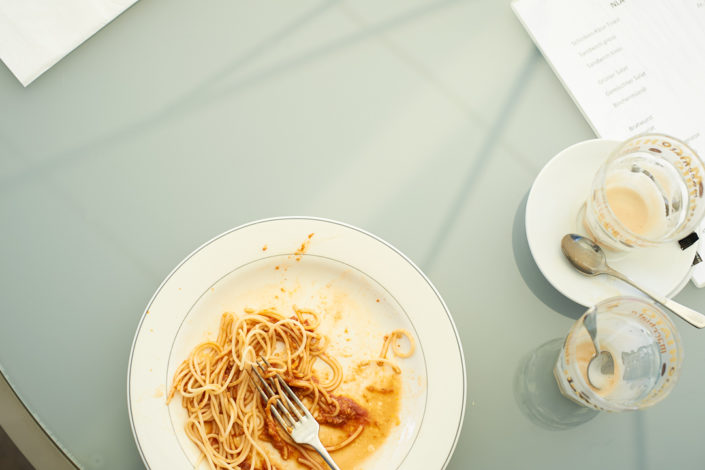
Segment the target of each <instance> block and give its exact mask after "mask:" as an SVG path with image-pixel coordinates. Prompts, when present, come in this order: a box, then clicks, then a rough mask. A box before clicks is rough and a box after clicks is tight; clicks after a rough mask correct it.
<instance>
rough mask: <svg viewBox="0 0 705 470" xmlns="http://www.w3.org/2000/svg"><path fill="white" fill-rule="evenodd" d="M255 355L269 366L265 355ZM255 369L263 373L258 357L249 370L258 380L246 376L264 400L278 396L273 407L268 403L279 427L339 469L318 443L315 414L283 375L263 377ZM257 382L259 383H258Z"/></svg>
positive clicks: (318, 427)
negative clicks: (255, 364) (278, 391)
mask: <svg viewBox="0 0 705 470" xmlns="http://www.w3.org/2000/svg"><path fill="white" fill-rule="evenodd" d="M259 359H261V360H262V362H264V363H265V364H266V365H267V367H270V364H269V362H268V361H267V360H266V359H265V358H263V357H261V356H260V357H259ZM257 369H259V370H260V371H262V374H265V375H266V371H265V369H264V367H262V365H261V364H260V363H259V360H258V361H257V367H255V366H252V371H253V372H254V373H255V375H256V376H257V379H258V381H259V383H258V381H257V380H255V379H254V378H252V376H250V379H252V383H253V384H254V385H255V387H257V390H258V391H259V394H260V395H261V396H262V399H263V400H264V401H265V403H266V402H268V401H269V400H270V399H271V398H272V397H273V396H275V395H277V396H278V397H277V399H276V400H275V402H274V405H275V406H276V408H275V406H272V407H271V410H272V415H273V416H274V417H275V418H276V420H277V421H279V424H280V425H281V427H282V428H284V430H285V431H286V432H287V433H288V434H289V436H291V439H293V441H294V442H296V443H297V444H308V445H309V446H311V447H312V448H313V449H314V450H315V451H316V452H318V454H319V455H320V456H321V457H322V458H323V460H325V462H326V463H327V464H328V466H329V467H330V468H332V469H333V470H340V467H338V465H336V463H335V462H334V461H333V459H332V458H331V456H330V454H328V451H327V450H326V448H325V447H323V444H321V439H320V438H319V437H318V431H319V430H320V426H319V424H318V421H316V418H314V417H313V415H311V413H310V412H309V411H308V409H306V407H305V406H304V404H303V403H301V400H299V398H298V397H297V396H296V394H295V393H294V392H293V391H292V390H291V389H290V388H289V386H288V385H287V384H286V382H284V379H282V378H281V376H280V375H279V374H277V373H275V374H274V377H270V378H268V379H265V378H264V377H263V376H262V374H260V372H259V371H258V370H257ZM275 378H276V380H277V381H278V382H279V385H280V386H281V389H282V390H283V391H284V394H279V393H277V388H278V387H277V386H276V384H275V383H274V380H275ZM260 384H261V385H262V386H260ZM287 395H288V397H287ZM294 404H296V405H294ZM292 413H293V414H292ZM294 416H295V417H294Z"/></svg>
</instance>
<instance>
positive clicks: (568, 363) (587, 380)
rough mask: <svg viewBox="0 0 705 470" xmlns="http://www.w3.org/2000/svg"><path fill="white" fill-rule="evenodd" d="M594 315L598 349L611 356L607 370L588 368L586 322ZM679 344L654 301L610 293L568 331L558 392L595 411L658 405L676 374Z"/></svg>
mask: <svg viewBox="0 0 705 470" xmlns="http://www.w3.org/2000/svg"><path fill="white" fill-rule="evenodd" d="M588 314H594V315H595V316H594V320H595V325H596V327H595V331H596V333H595V336H596V337H597V339H598V345H599V348H600V349H601V351H607V352H608V353H609V354H610V355H611V356H612V364H613V367H612V368H611V372H609V371H608V372H605V371H603V370H602V369H601V368H600V367H593V366H594V365H596V364H592V362H591V361H592V360H593V358H595V357H596V355H597V353H596V351H595V345H594V342H593V340H592V339H591V337H590V334H589V333H588V329H587V327H586V325H585V323H584V322H585V318H586V316H587V315H588ZM682 362H683V348H682V346H681V339H680V335H679V334H678V331H677V330H676V327H675V325H674V324H673V322H672V321H671V319H670V318H669V316H668V315H667V314H666V313H664V311H663V310H661V309H660V308H659V307H658V306H657V305H655V304H653V303H651V302H648V301H646V300H643V299H638V298H633V297H614V298H611V299H607V300H604V301H602V302H600V303H598V304H597V305H595V306H594V307H591V308H590V309H589V310H588V311H587V312H585V314H583V316H582V317H580V318H579V319H578V321H576V322H575V324H573V326H572V328H571V329H570V331H569V332H568V335H567V336H566V339H565V341H564V343H563V347H562V348H561V351H560V353H559V355H558V360H557V361H556V365H555V368H554V376H555V378H556V382H557V383H558V388H559V389H560V391H561V393H562V394H563V395H564V396H565V397H567V398H569V399H571V400H573V401H574V402H576V403H578V404H580V405H583V406H587V407H590V408H594V409H596V410H600V411H624V410H637V409H641V408H645V407H648V406H651V405H654V404H656V403H658V402H659V401H661V400H663V399H664V398H665V397H666V396H667V395H668V394H669V393H670V392H671V390H672V389H673V387H674V386H675V384H676V381H677V380H678V377H679V375H680V370H681V366H682Z"/></svg>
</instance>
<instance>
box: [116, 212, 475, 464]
mask: <svg viewBox="0 0 705 470" xmlns="http://www.w3.org/2000/svg"><path fill="white" fill-rule="evenodd" d="M287 220H309V221H315V222H323V223H329V224H333V225H338V226H341V227H343V228H345V229H348V230H353V231H355V232H358V233H361V234H362V235H365V236H367V237H370V238H372V239H373V240H375V241H376V242H378V243H380V244H382V245H383V246H385V247H386V248H388V249H390V250H391V251H392V252H394V253H395V254H396V255H397V256H399V257H400V258H401V259H402V260H404V261H405V262H406V263H408V264H409V265H410V266H411V267H412V268H413V269H414V271H416V274H418V275H420V276H421V278H422V279H423V281H424V282H425V283H426V284H427V285H428V286H429V287H430V288H431V290H432V292H433V294H434V296H435V297H436V299H437V300H438V301H439V302H440V305H441V306H442V307H443V311H444V313H445V315H446V318H447V319H448V322H449V324H450V326H451V328H452V331H453V334H454V336H455V343H456V346H457V347H458V354H459V358H460V364H461V370H462V380H461V384H462V400H461V407H460V419H459V421H458V424H457V427H456V431H455V436H454V439H453V443H452V445H451V446H450V448H449V450H448V455H447V456H446V459H445V461H444V462H443V465H442V467H441V469H445V468H446V467H447V466H448V463H449V462H450V459H451V458H452V456H453V454H454V453H455V449H456V447H457V445H458V441H459V440H460V435H461V433H462V429H463V424H464V421H465V413H466V410H467V392H468V387H467V365H466V363H465V353H464V350H463V344H462V340H461V337H460V334H459V332H458V328H457V325H456V324H455V321H454V319H453V316H452V315H451V313H450V310H449V309H448V305H447V304H446V303H445V300H443V297H442V296H441V294H440V292H439V291H438V289H437V288H436V286H435V285H434V284H433V282H431V279H430V278H429V277H428V276H427V275H426V274H425V273H424V272H423V271H422V270H421V268H419V267H418V266H417V265H416V263H414V262H413V261H412V260H411V259H410V258H409V257H408V256H406V255H405V254H404V253H403V252H402V251H401V250H399V249H398V248H396V247H395V246H394V245H392V244H391V243H389V242H387V241H386V240H384V239H382V238H380V237H379V236H377V235H375V234H373V233H371V232H369V231H367V230H364V229H362V228H359V227H357V226H354V225H351V224H348V223H346V222H341V221H338V220H334V219H329V218H324V217H317V216H305V215H291V216H275V217H267V218H262V219H257V220H253V221H251V222H247V223H244V224H241V225H238V226H236V227H233V228H231V229H228V230H226V231H224V232H222V233H220V234H218V235H216V236H214V237H212V238H210V239H209V240H207V241H206V242H204V243H202V244H201V245H199V246H198V247H197V248H196V249H194V250H193V251H191V252H190V253H189V254H188V255H187V256H185V257H184V258H183V259H182V260H181V261H180V262H179V263H178V264H177V265H176V266H175V267H174V268H173V269H172V270H171V271H170V272H169V274H168V275H167V276H166V277H165V278H164V280H162V282H161V283H160V284H159V287H158V288H157V289H156V290H155V292H154V294H153V295H152V296H151V298H150V299H149V302H147V305H146V307H145V309H144V310H143V312H142V315H141V317H140V320H139V322H138V323H137V327H136V329H135V334H134V336H133V338H132V344H131V346H130V352H129V359H128V364H127V377H126V378H127V380H126V389H127V390H126V391H127V395H126V399H127V400H126V402H127V403H126V404H127V411H128V417H129V421H130V429H131V431H132V437H133V440H134V442H135V445H136V446H137V450H138V452H139V454H140V458H141V460H142V463H143V464H144V465H145V466H146V467H147V468H148V469H151V466H150V465H149V462H148V461H147V459H146V458H145V454H144V452H143V450H142V446H141V444H140V440H139V438H138V436H137V430H136V429H135V423H134V417H133V413H132V400H131V391H130V388H131V387H130V385H131V373H132V362H133V361H132V360H133V357H134V351H135V346H136V344H137V339H138V336H139V334H140V332H141V330H142V325H143V323H144V320H145V318H146V316H147V312H148V311H149V309H150V307H151V306H152V304H153V303H154V300H155V299H156V298H157V296H158V295H159V293H160V292H161V291H162V289H163V288H164V286H165V285H166V284H167V283H168V282H169V280H170V279H171V278H172V277H173V276H174V275H175V274H176V272H177V271H179V269H181V267H182V266H183V265H184V264H185V263H187V262H188V261H189V260H190V259H191V258H193V257H194V256H195V255H196V254H197V253H199V252H200V251H201V250H203V249H204V248H206V247H207V246H209V245H211V244H212V243H214V242H215V241H217V240H219V239H221V238H223V237H225V236H227V235H229V234H231V233H233V232H235V231H238V230H242V229H245V228H247V227H250V226H253V225H258V224H262V223H269V222H278V221H287Z"/></svg>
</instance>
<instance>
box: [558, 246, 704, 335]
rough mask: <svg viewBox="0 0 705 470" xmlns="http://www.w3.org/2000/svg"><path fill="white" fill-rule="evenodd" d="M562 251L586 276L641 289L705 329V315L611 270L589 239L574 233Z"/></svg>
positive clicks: (599, 250) (696, 325) (677, 313)
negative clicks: (604, 276) (608, 278)
mask: <svg viewBox="0 0 705 470" xmlns="http://www.w3.org/2000/svg"><path fill="white" fill-rule="evenodd" d="M561 250H563V254H564V255H565V257H566V258H568V260H569V261H570V262H571V264H572V265H573V266H575V268H576V269H577V270H578V271H580V272H581V273H583V274H585V275H586V276H597V275H599V274H609V275H610V276H613V277H616V278H617V279H620V280H622V281H624V282H626V283H627V284H630V285H632V286H633V287H635V288H637V289H639V290H640V291H642V292H643V293H644V294H646V295H648V296H649V297H651V298H652V299H654V300H655V301H656V302H658V303H660V304H661V305H663V306H664V307H666V308H668V309H669V310H670V311H672V312H673V313H675V314H676V315H678V316H679V317H681V318H682V319H683V320H685V321H687V322H688V323H690V324H691V325H693V326H695V327H697V328H703V327H705V315H702V314H701V313H698V312H696V311H695V310H693V309H690V308H688V307H686V306H684V305H681V304H679V303H678V302H675V301H673V300H671V299H668V298H666V297H664V296H662V295H659V294H656V293H654V292H650V291H648V290H646V289H644V288H643V287H642V286H639V285H637V284H636V283H635V282H634V281H632V280H631V279H629V278H628V277H627V276H625V275H624V274H622V273H620V272H619V271H615V270H614V269H612V268H610V267H609V266H608V265H607V260H606V258H605V253H604V252H603V251H602V248H600V246H599V245H598V244H596V243H595V242H593V241H592V240H590V239H589V238H586V237H583V236H580V235H576V234H573V233H571V234H568V235H565V236H564V237H563V239H562V240H561Z"/></svg>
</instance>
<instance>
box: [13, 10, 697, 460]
mask: <svg viewBox="0 0 705 470" xmlns="http://www.w3.org/2000/svg"><path fill="white" fill-rule="evenodd" d="M0 103H2V109H3V112H2V113H0V227H2V229H1V230H0V241H1V242H2V243H0V259H1V260H2V262H0V276H1V280H2V282H0V285H1V286H2V287H1V288H0V291H1V292H2V299H3V300H2V304H3V309H2V310H3V312H2V325H1V326H0V370H1V371H2V374H3V376H4V378H5V380H6V381H7V383H8V384H9V385H10V386H11V389H12V394H13V395H14V396H15V398H16V399H17V401H18V403H20V404H21V406H22V407H23V408H24V409H26V413H28V416H31V418H32V419H33V420H35V421H36V432H38V433H41V432H42V431H44V432H46V435H47V436H50V439H51V442H53V445H55V446H56V449H57V450H58V452H57V454H58V455H62V454H65V456H66V459H68V462H72V463H73V465H75V466H77V467H80V468H86V469H138V468H143V463H142V461H141V459H140V456H139V453H138V451H137V448H136V446H135V443H134V440H133V436H132V433H131V430H130V423H129V418H128V412H127V405H126V372H127V365H128V360H129V352H130V347H131V343H132V339H133V336H134V333H135V330H136V328H137V324H138V322H139V319H140V317H141V315H142V312H143V309H144V307H145V305H146V304H147V303H148V301H149V299H150V297H151V295H152V294H153V292H154V291H155V290H156V288H157V287H158V286H159V284H160V283H161V281H162V280H163V279H164V278H165V277H166V276H167V274H168V273H169V272H170V271H171V269H172V268H173V267H174V266H175V265H176V264H177V263H178V262H179V261H180V260H181V259H183V258H184V257H185V256H186V255H187V254H188V253H190V252H191V251H192V250H193V249H194V248H195V247H197V246H199V245H200V244H201V243H203V242H204V241H206V240H209V239H210V238H212V237H213V236H215V235H217V234H219V233H222V232H224V231H226V230H228V229H230V228H232V227H235V226H238V225H241V224H243V223H246V222H249V221H252V220H256V219H262V218H266V217H272V216H281V215H311V216H318V217H325V218H330V219H335V220H341V221H344V222H346V223H349V224H352V225H355V226H358V227H362V228H364V229H365V230H368V231H370V232H372V233H374V234H376V235H378V236H380V237H382V238H383V239H385V240H387V241H389V242H390V243H391V244H393V245H395V246H396V247H397V248H399V249H400V250H401V251H402V252H404V253H405V254H406V255H407V256H408V257H409V258H411V259H412V260H413V261H414V262H415V263H416V264H417V265H418V266H419V267H420V268H421V269H422V270H423V271H424V272H425V273H426V274H427V275H428V277H429V278H430V279H431V280H432V281H433V283H434V284H435V286H436V288H437V289H438V291H439V292H440V293H441V295H442V296H443V298H444V299H445V301H446V303H447V305H448V308H449V310H450V312H451V313H452V315H453V318H454V321H455V323H456V325H457V329H458V332H459V335H460V337H461V340H462V343H463V347H464V353H465V360H466V364H467V372H468V375H467V404H466V408H465V409H466V414H465V418H464V425H463V428H462V431H461V434H460V437H459V441H458V445H457V448H456V450H455V453H454V455H453V457H452V459H451V461H450V463H449V465H448V467H447V468H449V469H451V470H460V469H466V468H472V469H494V468H525V469H528V468H536V469H539V468H540V469H547V468H556V469H558V468H566V467H568V466H570V468H575V469H593V468H603V467H605V466H607V467H608V468H635V469H647V468H660V467H666V466H668V467H669V468H678V469H685V470H687V469H700V468H702V467H703V465H704V464H705V447H704V446H702V445H700V438H701V436H702V435H703V432H705V407H703V406H702V403H701V400H700V399H699V397H700V396H701V390H702V388H703V386H705V374H703V373H702V372H701V367H700V365H699V364H698V359H699V358H702V357H705V341H703V338H701V337H700V336H702V334H703V333H702V332H699V331H697V330H695V329H694V328H691V327H689V326H688V325H687V324H685V323H684V322H682V321H681V320H679V319H676V320H674V321H676V325H677V327H678V328H679V331H680V333H681V335H682V339H683V346H684V349H685V356H686V357H685V362H684V365H683V370H682V376H681V378H680V382H679V383H678V385H677V387H676V389H675V390H674V391H673V393H672V394H671V395H670V396H669V397H668V398H667V399H666V400H665V401H663V402H662V403H660V404H658V405H657V406H655V407H653V408H651V409H648V410H644V411H641V412H636V413H622V414H599V415H597V416H589V417H586V418H585V419H577V420H575V421H574V422H570V423H563V425H561V426H557V425H555V423H554V424H552V423H551V422H550V420H547V419H545V418H546V416H545V415H543V414H542V410H544V411H545V408H546V407H549V408H550V407H551V402H552V401H554V399H555V400H560V397H557V396H556V395H554V394H555V393H556V391H555V389H553V388H552V387H551V386H550V377H548V379H547V377H546V376H545V374H543V376H542V375H541V373H539V372H536V370H534V369H536V367H538V366H537V364H538V362H537V361H539V360H540V359H541V357H542V356H541V354H542V351H545V347H544V349H542V348H541V347H542V346H544V345H546V344H547V343H548V344H549V345H550V344H552V343H551V342H552V341H553V340H555V339H556V338H561V337H563V336H564V335H565V333H566V332H567V331H568V329H569V328H570V326H571V324H572V323H573V322H574V321H575V319H576V318H578V316H579V315H581V313H582V312H583V311H584V308H583V307H582V306H580V305H577V304H575V303H573V302H572V301H570V300H568V299H566V298H565V297H563V296H562V295H561V294H559V293H558V292H557V291H556V290H555V289H554V288H553V287H552V286H551V285H550V284H549V283H548V282H547V281H546V280H545V278H544V277H543V276H542V275H541V273H540V272H539V270H538V268H537V267H536V264H535V262H534V261H533V258H532V256H531V253H530V251H529V248H528V243H527V240H526V232H525V225H524V211H525V206H526V199H527V194H528V191H529V189H530V187H531V184H532V181H533V180H534V178H535V177H536V175H537V174H538V172H539V170H540V169H541V168H542V167H543V165H544V164H545V163H546V162H547V161H548V160H549V159H550V158H551V157H552V156H553V155H555V154H556V153H557V152H559V151H560V150H561V149H563V148H565V147H567V146H569V145H571V144H573V143H575V142H578V141H581V140H586V139H589V138H593V137H594V135H593V133H592V131H591V129H590V127H589V126H588V125H587V124H586V122H585V121H584V119H583V118H582V117H581V115H580V113H579V111H578V109H577V108H576V106H575V105H574V104H573V102H572V101H571V99H570V97H569V95H568V94H567V93H566V92H565V90H564V89H563V87H562V86H561V84H560V82H559V81H558V79H557V78H556V77H555V75H554V74H553V73H552V71H551V70H550V68H549V66H548V65H547V63H546V62H545V60H544V59H543V58H542V57H541V55H540V53H539V52H538V51H537V49H536V48H535V47H534V45H533V43H532V42H531V40H530V38H529V37H528V35H527V34H526V32H525V31H524V29H523V28H522V27H521V25H520V23H519V22H518V20H517V19H516V18H515V16H514V14H513V13H512V11H511V8H510V6H509V2H508V1H506V0H505V1H491V0H485V1H426V0H413V1H391V2H376V1H370V0H361V1H355V2H353V1H330V0H323V1H321V0H315V1H314V0H311V1H308V0H304V1H301V2H279V3H277V4H272V3H269V2H240V1H232V0H227V1H217V2H206V3H204V2H193V1H186V0H170V1H165V0H162V1H141V2H137V3H136V4H135V5H134V6H133V7H131V8H130V9H129V10H127V11H126V12H125V13H124V14H122V15H121V16H119V17H118V18H117V19H116V20H115V21H113V22H112V23H111V24H109V25H108V26H107V27H106V28H104V29H103V30H101V31H99V32H98V33H97V34H96V35H95V36H93V37H92V38H90V39H89V40H88V41H87V42H85V43H84V44H83V45H81V46H80V47H79V48H78V49H76V50H75V51H74V52H72V53H71V54H69V55H68V56H67V57H66V58H64V59H63V60H62V61H60V62H59V63H58V64H56V65H55V66H54V67H52V68H51V69H50V70H49V71H48V72H46V73H45V74H44V75H42V76H41V77H39V78H38V79H37V80H36V81H35V82H34V83H32V84H31V85H30V86H29V87H27V88H23V87H22V86H21V85H20V84H19V83H18V82H17V80H15V78H14V77H13V76H12V75H11V74H10V72H9V71H8V70H6V69H4V68H3V69H2V70H0ZM556 197H560V195H556ZM677 300H678V301H680V302H682V303H684V304H686V305H689V306H691V307H693V308H696V309H699V310H701V311H703V310H705V295H703V293H702V292H700V291H698V290H697V289H695V288H694V287H693V286H692V285H688V286H687V287H686V288H685V290H684V291H683V292H682V293H681V294H679V295H678V296H677ZM542 370H543V372H545V369H542ZM532 374H534V375H532ZM542 379H543V380H542ZM6 395H8V394H6ZM2 396H5V395H2ZM8 396H9V395H8ZM552 397H553V398H552ZM8 400H9V398H8ZM588 418H589V419H588ZM1 424H3V426H4V427H6V428H7V431H8V434H10V436H11V437H12V436H13V435H14V436H15V438H16V440H17V442H18V445H19V446H20V447H22V446H23V443H22V439H21V436H20V432H19V428H18V427H13V426H11V425H9V424H8V422H7V421H5V422H3V423H1ZM18 426H19V425H18ZM18 436H19V437H18ZM29 457H30V460H33V461H35V462H40V459H38V458H37V457H36V456H32V455H29ZM37 466H38V467H39V466H40V464H39V463H37ZM44 467H45V468H51V466H50V465H48V464H47V465H44ZM55 468H58V467H55Z"/></svg>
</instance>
